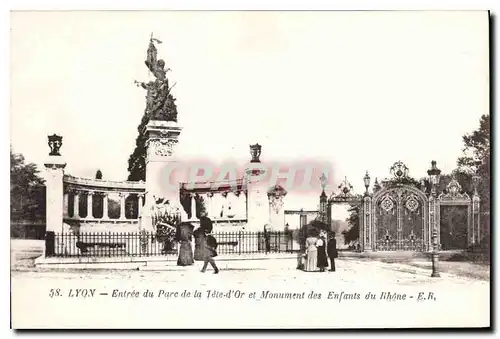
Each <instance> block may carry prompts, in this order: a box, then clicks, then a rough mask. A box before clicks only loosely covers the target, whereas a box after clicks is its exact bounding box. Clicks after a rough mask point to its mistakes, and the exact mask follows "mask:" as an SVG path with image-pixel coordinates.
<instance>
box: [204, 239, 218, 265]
mask: <svg viewBox="0 0 500 339" xmlns="http://www.w3.org/2000/svg"><path fill="white" fill-rule="evenodd" d="M203 246H204V252H203V267H202V269H201V272H202V273H204V272H205V271H206V269H207V266H208V264H210V265H211V266H212V268H213V269H214V274H217V273H219V268H218V267H217V265H216V264H215V261H214V257H216V256H217V250H216V249H217V240H216V239H215V238H214V236H213V235H211V234H206V236H205V238H204V244H203Z"/></svg>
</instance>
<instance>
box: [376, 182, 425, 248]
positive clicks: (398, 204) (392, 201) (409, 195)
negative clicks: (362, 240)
mask: <svg viewBox="0 0 500 339" xmlns="http://www.w3.org/2000/svg"><path fill="white" fill-rule="evenodd" d="M415 191H416V189H414V188H413V187H411V186H406V185H404V186H401V187H397V188H389V189H385V190H383V191H381V192H380V193H381V194H380V196H379V199H377V200H376V201H375V204H374V208H375V211H374V213H373V216H374V220H373V226H374V229H375V239H376V241H375V249H376V250H378V251H423V250H425V236H426V233H427V232H426V225H427V223H426V220H427V210H426V208H427V201H426V198H425V196H424V197H422V196H419V195H418V193H416V192H415Z"/></svg>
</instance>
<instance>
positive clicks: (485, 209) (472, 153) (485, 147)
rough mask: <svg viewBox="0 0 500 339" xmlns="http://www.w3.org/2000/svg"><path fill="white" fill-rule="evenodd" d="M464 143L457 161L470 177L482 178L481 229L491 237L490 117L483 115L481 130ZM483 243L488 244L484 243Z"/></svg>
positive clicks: (480, 190)
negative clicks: (461, 154)
mask: <svg viewBox="0 0 500 339" xmlns="http://www.w3.org/2000/svg"><path fill="white" fill-rule="evenodd" d="M462 139H463V142H464V148H463V150H462V151H463V156H462V157H460V158H459V159H458V161H457V164H458V166H459V169H460V170H461V171H462V172H464V173H467V174H468V175H472V174H474V173H475V174H477V175H478V176H479V177H480V182H479V185H478V194H479V197H480V198H481V213H482V215H483V216H482V217H481V224H482V225H481V227H482V229H483V234H486V236H487V237H489V232H490V225H489V220H490V217H489V215H490V208H491V207H490V204H491V200H490V194H491V188H490V187H491V186H490V185H491V183H490V176H491V173H490V169H491V154H490V153H491V130H490V115H489V114H488V115H483V116H481V118H480V120H479V128H478V129H476V130H474V131H472V133H468V134H466V135H464V136H463V137H462ZM481 242H482V243H487V242H488V241H487V242H483V241H481Z"/></svg>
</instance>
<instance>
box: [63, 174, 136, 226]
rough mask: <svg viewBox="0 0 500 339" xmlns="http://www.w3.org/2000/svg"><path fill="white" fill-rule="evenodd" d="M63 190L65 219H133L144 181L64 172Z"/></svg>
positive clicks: (86, 220) (98, 221)
mask: <svg viewBox="0 0 500 339" xmlns="http://www.w3.org/2000/svg"><path fill="white" fill-rule="evenodd" d="M63 194H64V197H63V218H64V219H65V220H78V221H79V222H83V223H137V222H138V219H139V217H140V215H141V209H142V207H143V206H144V204H145V201H144V198H145V183H144V182H141V181H139V182H132V181H109V180H101V179H87V178H78V177H73V176H70V175H64V177H63ZM110 204H113V206H110Z"/></svg>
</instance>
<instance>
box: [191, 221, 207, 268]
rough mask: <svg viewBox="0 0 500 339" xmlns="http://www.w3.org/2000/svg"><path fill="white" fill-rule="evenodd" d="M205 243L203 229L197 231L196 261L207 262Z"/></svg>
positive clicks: (195, 233)
mask: <svg viewBox="0 0 500 339" xmlns="http://www.w3.org/2000/svg"><path fill="white" fill-rule="evenodd" d="M205 243H206V241H205V232H204V231H203V229H202V228H198V229H196V231H194V260H196V261H204V260H205Z"/></svg>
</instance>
